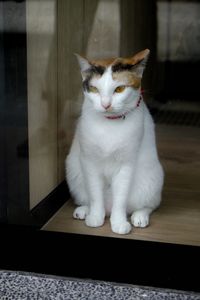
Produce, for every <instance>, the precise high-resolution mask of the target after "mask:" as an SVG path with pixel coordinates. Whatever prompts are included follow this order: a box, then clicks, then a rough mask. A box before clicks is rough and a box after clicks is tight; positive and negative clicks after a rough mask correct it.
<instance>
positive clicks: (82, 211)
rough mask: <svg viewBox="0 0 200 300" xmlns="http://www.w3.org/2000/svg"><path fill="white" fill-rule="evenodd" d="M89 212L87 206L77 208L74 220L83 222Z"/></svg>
mask: <svg viewBox="0 0 200 300" xmlns="http://www.w3.org/2000/svg"><path fill="white" fill-rule="evenodd" d="M88 212H89V208H88V206H79V207H77V208H76V209H75V210H74V213H73V217H74V219H79V220H84V219H85V218H86V216H87V214H88Z"/></svg>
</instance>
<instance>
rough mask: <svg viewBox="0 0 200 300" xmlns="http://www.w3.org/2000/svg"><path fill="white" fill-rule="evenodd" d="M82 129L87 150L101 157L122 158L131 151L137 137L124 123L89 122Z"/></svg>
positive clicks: (83, 141)
mask: <svg viewBox="0 0 200 300" xmlns="http://www.w3.org/2000/svg"><path fill="white" fill-rule="evenodd" d="M111 122H112V121H111ZM114 122H115V121H114ZM81 131H82V143H83V145H84V147H85V150H86V151H88V153H90V155H94V156H96V157H100V158H104V157H105V158H106V157H112V159H113V158H118V159H119V158H122V157H123V156H125V155H127V154H128V152H130V151H131V149H132V148H133V147H134V143H135V142H136V139H137V137H134V130H133V129H132V130H131V129H130V128H128V127H126V126H124V124H122V123H118V124H114V123H113V124H108V123H105V124H102V123H98V122H96V123H93V124H90V123H88V124H84V125H83V126H82V130H81Z"/></svg>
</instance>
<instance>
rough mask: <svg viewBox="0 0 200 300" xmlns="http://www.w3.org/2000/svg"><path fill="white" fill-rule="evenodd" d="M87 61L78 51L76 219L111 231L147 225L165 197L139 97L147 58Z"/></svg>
mask: <svg viewBox="0 0 200 300" xmlns="http://www.w3.org/2000/svg"><path fill="white" fill-rule="evenodd" d="M149 52H150V51H149V50H148V49H146V50H143V51H141V52H139V53H137V54H136V55H134V56H133V57H130V58H112V59H104V60H94V61H89V60H88V59H86V58H84V57H82V56H79V55H77V58H78V61H79V64H80V68H81V75H82V80H83V90H84V103H83V106H82V113H81V116H80V118H79V121H78V124H77V128H76V132H75V136H74V139H73V143H72V146H71V150H70V153H69V155H68V156H67V159H66V178H67V182H68V185H69V189H70V191H71V195H72V196H73V198H74V200H75V203H76V204H77V205H78V207H77V208H76V209H75V211H74V214H73V216H74V218H77V219H85V223H86V225H87V226H91V227H98V226H102V225H103V224H104V220H105V216H106V215H107V216H110V222H111V228H112V231H113V232H115V233H118V234H127V233H129V232H130V231H131V228H132V226H131V224H130V222H129V221H128V216H131V218H130V219H131V223H132V224H133V225H134V226H135V227H146V226H147V225H148V224H149V216H150V214H151V212H152V211H153V210H154V209H156V208H157V207H158V206H159V204H160V201H161V191H162V186H163V178H164V173H163V169H162V166H161V164H160V162H159V160H158V156H157V149H156V143H155V132H154V123H153V120H152V117H151V115H150V113H149V111H148V109H147V106H146V105H145V103H144V101H143V98H142V95H141V79H142V75H143V71H144V68H145V65H146V62H147V59H148V56H149Z"/></svg>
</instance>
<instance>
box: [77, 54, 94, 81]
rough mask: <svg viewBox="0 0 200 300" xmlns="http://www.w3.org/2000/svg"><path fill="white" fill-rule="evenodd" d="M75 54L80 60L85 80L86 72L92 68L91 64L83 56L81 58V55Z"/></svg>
mask: <svg viewBox="0 0 200 300" xmlns="http://www.w3.org/2000/svg"><path fill="white" fill-rule="evenodd" d="M74 54H75V56H76V58H77V60H78V63H79V66H80V69H81V75H82V77H83V79H84V78H85V73H86V71H87V70H88V69H90V68H91V64H90V63H89V61H88V60H87V59H86V58H84V57H83V56H81V55H79V54H77V53H74Z"/></svg>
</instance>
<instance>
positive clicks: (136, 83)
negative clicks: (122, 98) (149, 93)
mask: <svg viewBox="0 0 200 300" xmlns="http://www.w3.org/2000/svg"><path fill="white" fill-rule="evenodd" d="M112 77H113V79H114V80H117V81H120V82H124V84H125V85H128V86H133V87H134V88H135V89H138V88H139V87H140V85H141V78H139V77H138V76H136V75H135V74H134V73H131V72H129V71H121V72H113V73H112Z"/></svg>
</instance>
